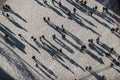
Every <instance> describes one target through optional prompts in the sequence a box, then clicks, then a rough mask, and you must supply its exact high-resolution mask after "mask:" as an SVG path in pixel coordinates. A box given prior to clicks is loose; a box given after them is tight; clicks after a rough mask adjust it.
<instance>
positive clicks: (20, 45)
mask: <svg viewBox="0 0 120 80" xmlns="http://www.w3.org/2000/svg"><path fill="white" fill-rule="evenodd" d="M3 27H4V26H0V28H1V31H2V32H3V33H4V34H7V35H8V36H9V40H6V39H4V35H2V34H1V37H2V38H3V39H4V40H5V42H6V43H8V44H9V45H11V46H12V47H14V48H15V47H16V48H17V49H19V50H20V51H22V52H23V53H26V52H25V50H24V49H25V45H24V44H23V43H22V42H20V41H19V40H18V39H17V38H16V37H14V36H13V35H12V34H11V33H9V32H8V31H7V30H6V29H4V28H3Z"/></svg>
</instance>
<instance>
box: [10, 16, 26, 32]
mask: <svg viewBox="0 0 120 80" xmlns="http://www.w3.org/2000/svg"><path fill="white" fill-rule="evenodd" d="M8 20H9V21H10V22H11V23H12V24H13V25H15V26H16V27H18V28H20V29H23V30H24V31H26V32H27V30H26V29H25V28H23V27H22V26H21V25H20V24H19V23H17V22H16V21H15V20H14V19H13V18H12V17H9V18H8Z"/></svg>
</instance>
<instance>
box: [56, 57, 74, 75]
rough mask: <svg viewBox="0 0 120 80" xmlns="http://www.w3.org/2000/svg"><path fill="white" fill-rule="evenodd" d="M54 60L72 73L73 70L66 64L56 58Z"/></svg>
mask: <svg viewBox="0 0 120 80" xmlns="http://www.w3.org/2000/svg"><path fill="white" fill-rule="evenodd" d="M56 61H58V62H59V63H60V64H61V65H62V66H63V67H64V68H65V69H67V70H69V71H70V72H71V73H72V74H74V72H73V71H72V70H71V69H70V68H69V67H68V66H67V65H65V64H63V63H62V62H60V61H59V60H58V59H56Z"/></svg>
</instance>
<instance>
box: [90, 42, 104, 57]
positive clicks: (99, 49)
mask: <svg viewBox="0 0 120 80" xmlns="http://www.w3.org/2000/svg"><path fill="white" fill-rule="evenodd" d="M88 46H89V47H90V48H91V49H92V50H95V51H96V52H97V53H98V54H99V55H100V56H104V55H103V54H104V53H106V51H104V50H103V49H101V48H100V47H98V46H96V45H95V44H94V43H93V44H91V43H89V44H88Z"/></svg>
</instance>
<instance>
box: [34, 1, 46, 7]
mask: <svg viewBox="0 0 120 80" xmlns="http://www.w3.org/2000/svg"><path fill="white" fill-rule="evenodd" d="M35 1H36V2H37V3H38V4H39V5H41V6H43V7H45V5H44V4H42V3H41V2H40V1H39V0H35Z"/></svg>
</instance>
